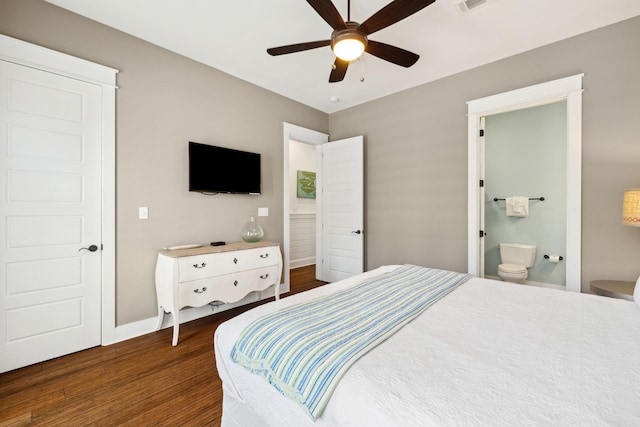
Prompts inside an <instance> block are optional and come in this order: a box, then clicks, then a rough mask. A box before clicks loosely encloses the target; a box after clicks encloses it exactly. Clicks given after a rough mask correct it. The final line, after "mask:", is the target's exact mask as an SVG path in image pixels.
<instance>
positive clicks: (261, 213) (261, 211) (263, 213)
mask: <svg viewBox="0 0 640 427" xmlns="http://www.w3.org/2000/svg"><path fill="white" fill-rule="evenodd" d="M258 216H269V208H258Z"/></svg>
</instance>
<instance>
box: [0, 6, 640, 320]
mask: <svg viewBox="0 0 640 427" xmlns="http://www.w3.org/2000/svg"><path fill="white" fill-rule="evenodd" d="M0 33H2V34H6V35H8V36H11V37H15V38H18V39H21V40H25V41H28V42H31V43H35V44H38V45H41V46H45V47H49V48H52V49H55V50H58V51H62V52H65V53H69V54H71V55H74V56H78V57H80V58H84V59H88V60H91V61H94V62H97V63H101V64H104V65H107V66H110V67H113V68H116V69H119V70H120V74H119V76H118V84H119V86H120V89H119V90H118V92H117V192H118V194H117V224H116V225H117V241H118V243H117V245H118V246H117V319H118V320H117V321H118V324H126V323H129V322H133V321H136V320H141V319H145V318H149V317H152V316H154V315H155V314H156V308H155V304H156V303H155V290H154V284H153V269H154V263H155V254H156V250H157V248H159V247H161V246H164V245H168V244H177V243H186V242H194V241H195V242H200V241H209V240H238V235H239V231H240V228H241V227H242V225H243V224H244V223H245V222H246V221H247V218H248V217H249V216H250V215H252V214H255V213H256V211H257V208H258V207H263V206H264V207H269V217H268V219H262V218H261V221H260V222H261V224H262V226H263V228H264V229H265V233H266V236H265V238H266V239H269V240H274V241H277V242H282V239H283V230H282V215H283V212H282V205H283V195H282V166H283V165H282V161H283V150H282V122H283V121H287V122H290V123H294V124H297V125H300V126H304V127H307V128H310V129H314V130H318V131H321V132H327V131H329V132H330V133H331V136H332V139H338V138H341V137H347V136H352V135H356V134H364V135H365V156H366V159H365V166H366V208H367V213H366V226H365V229H366V239H367V240H366V242H367V243H366V253H367V268H373V267H376V266H379V265H382V264H388V263H405V262H411V263H417V264H422V265H429V266H434V267H441V268H447V269H452V270H459V271H465V270H466V268H467V260H466V253H467V249H466V248H467V242H466V238H467V236H466V233H467V204H466V198H467V188H466V182H467V181H466V179H467V134H466V131H467V122H466V104H465V103H466V102H467V101H469V100H472V99H476V98H480V97H483V96H488V95H493V94H495V93H499V92H504V91H507V90H511V89H516V88H519V87H522V86H527V85H531V84H535V83H541V82H544V81H548V80H552V79H555V78H560V77H565V76H568V75H573V74H577V73H580V72H585V73H586V76H585V79H584V87H585V93H584V104H583V105H584V118H583V120H584V122H583V123H584V125H583V129H584V138H583V143H584V150H583V173H584V176H583V262H582V265H583V288H585V287H586V284H588V281H589V280H591V279H597V278H611V279H626V280H631V279H634V278H635V277H637V276H638V275H639V274H640V264H639V263H638V262H637V260H638V256H640V229H639V228H633V227H624V226H622V225H621V224H620V210H621V204H622V190H623V189H625V188H629V187H636V186H638V185H639V184H640V176H639V175H640V174H639V173H638V165H639V164H640V144H638V138H637V135H639V134H640V121H639V120H637V118H638V117H640V85H638V84H637V78H638V76H639V75H640V55H638V53H637V52H638V50H639V48H640V18H635V19H633V20H629V21H627V22H623V23H621V24H617V25H614V26H611V27H608V28H604V29H601V30H597V31H594V32H591V33H588V34H585V35H582V36H578V37H575V38H573V39H569V40H566V41H563V42H560V43H555V44H552V45H549V46H546V47H543V48H540V49H536V50H534V51H531V52H528V53H525V54H522V55H518V56H514V57H511V58H507V59H505V60H502V61H498V62H496V63H492V64H489V65H487V66H484V67H480V68H477V69H474V70H471V71H468V72H464V73H460V74H457V75H454V76H451V77H449V78H445V79H441V80H439V81H436V82H433V83H430V84H427V85H423V86H420V87H417V88H414V89H411V90H408V91H405V92H402V93H399V94H396V95H393V96H389V97H386V98H383V99H379V100H376V101H373V102H370V103H367V104H365V105H362V106H358V107H354V108H352V109H349V110H346V111H343V112H339V113H334V114H332V115H330V116H327V115H326V114H324V113H321V112H319V111H317V110H314V109H312V108H309V107H306V106H304V105H301V104H299V103H296V102H293V101H291V100H289V99H286V98H284V97H281V96H278V95H275V94H273V93H271V92H268V91H265V90H263V89H260V88H258V87H256V86H253V85H251V84H249V83H246V82H243V81H240V80H238V79H235V78H232V77H230V76H228V75H226V74H224V73H222V72H219V71H216V70H213V69H211V68H208V67H206V66H204V65H201V64H198V63H196V62H194V61H190V60H187V59H185V58H183V57H181V56H179V55H175V54H173V53H171V52H169V51H166V50H164V49H160V48H158V47H155V46H153V45H151V44H149V43H146V42H143V41H141V40H139V39H136V38H134V37H131V36H128V35H126V34H123V33H121V32H118V31H115V30H113V29H111V28H108V27H106V26H103V25H100V24H97V23H95V22H93V21H91V20H88V19H85V18H82V17H79V16H77V15H74V14H72V13H69V12H67V11H65V10H63V9H60V8H57V7H55V6H53V5H50V4H48V3H45V2H43V1H42V0H0ZM422 60H427V59H425V58H423V59H422ZM363 90H366V85H365V86H363ZM189 140H195V141H199V142H203V143H211V144H219V145H225V146H229V147H233V148H239V149H244V150H249V151H258V152H260V153H261V154H262V162H263V164H262V165H263V173H262V178H263V195H262V196H259V197H249V196H226V195H222V196H216V197H205V196H201V195H199V194H192V193H188V192H187V191H186V185H187V175H186V173H187V170H186V160H187V157H186V142H187V141H189ZM139 206H148V207H149V209H150V219H149V220H147V221H140V220H138V219H137V210H138V207H139Z"/></svg>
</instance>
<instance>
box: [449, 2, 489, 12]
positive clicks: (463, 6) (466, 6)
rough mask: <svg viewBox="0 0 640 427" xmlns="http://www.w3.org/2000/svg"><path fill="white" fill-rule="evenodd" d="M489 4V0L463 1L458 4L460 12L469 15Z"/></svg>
mask: <svg viewBox="0 0 640 427" xmlns="http://www.w3.org/2000/svg"><path fill="white" fill-rule="evenodd" d="M487 3H489V0H463V1H461V2H460V3H457V4H456V6H457V7H458V12H460V13H468V12H471V11H472V10H474V9H477V8H479V7H481V6H484V5H485V4H487Z"/></svg>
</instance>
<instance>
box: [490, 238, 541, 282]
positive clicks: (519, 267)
mask: <svg viewBox="0 0 640 427" xmlns="http://www.w3.org/2000/svg"><path fill="white" fill-rule="evenodd" d="M500 259H501V261H502V264H500V265H498V276H499V277H500V279H502V280H504V281H505V282H511V283H524V281H525V280H527V276H528V273H527V268H529V267H533V263H534V261H535V259H536V245H529V244H527V243H500Z"/></svg>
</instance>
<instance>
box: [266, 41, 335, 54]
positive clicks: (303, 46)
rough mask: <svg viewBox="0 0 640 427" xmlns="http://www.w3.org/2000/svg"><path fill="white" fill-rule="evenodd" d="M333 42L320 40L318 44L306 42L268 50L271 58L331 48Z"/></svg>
mask: <svg viewBox="0 0 640 427" xmlns="http://www.w3.org/2000/svg"><path fill="white" fill-rule="evenodd" d="M330 44H331V40H319V41H316V42H306V43H297V44H289V45H286V46H279V47H272V48H269V49H267V53H268V54H269V55H271V56H278V55H286V54H287V53H295V52H302V51H303V50H310V49H315V48H317V47H324V46H329V45H330Z"/></svg>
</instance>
